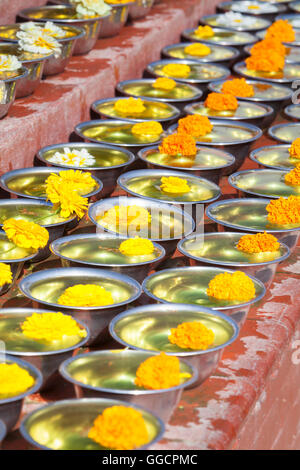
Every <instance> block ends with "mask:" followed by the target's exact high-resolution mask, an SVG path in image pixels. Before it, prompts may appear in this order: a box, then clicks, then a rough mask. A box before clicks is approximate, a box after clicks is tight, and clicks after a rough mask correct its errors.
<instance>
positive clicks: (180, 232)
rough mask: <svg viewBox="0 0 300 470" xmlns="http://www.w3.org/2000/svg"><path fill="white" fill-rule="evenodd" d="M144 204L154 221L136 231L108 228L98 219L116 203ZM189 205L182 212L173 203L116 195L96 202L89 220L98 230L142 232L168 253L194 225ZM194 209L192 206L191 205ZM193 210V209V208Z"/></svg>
mask: <svg viewBox="0 0 300 470" xmlns="http://www.w3.org/2000/svg"><path fill="white" fill-rule="evenodd" d="M117 205H118V206H131V205H132V206H141V207H143V208H145V209H147V210H148V211H149V212H150V214H151V223H150V224H149V225H148V226H147V227H145V228H143V229H141V230H140V231H138V233H136V232H135V231H134V233H128V232H131V230H128V229H127V228H126V230H123V231H122V229H120V231H119V232H118V231H117V230H118V229H117V228H114V227H113V226H112V227H111V228H108V227H106V226H104V225H101V220H99V219H100V218H101V217H102V216H103V215H104V213H105V212H106V211H107V210H108V209H110V208H112V207H114V206H117ZM189 207H190V206H187V207H186V210H185V211H183V210H181V209H180V208H179V207H177V206H175V205H171V204H165V203H162V202H158V201H149V200H146V199H141V198H137V197H126V196H120V197H113V198H110V199H104V200H102V201H98V202H95V203H94V204H92V205H91V206H90V208H89V214H88V215H89V219H90V221H91V222H92V223H93V224H94V225H96V227H97V230H102V231H106V232H108V233H112V234H114V235H116V234H117V235H119V234H120V235H124V236H134V235H137V234H138V235H139V236H141V237H143V238H148V239H149V240H152V241H157V242H158V243H159V244H160V245H162V246H163V247H164V249H165V250H166V256H167V257H169V256H171V255H173V253H174V252H175V250H176V246H177V241H178V240H180V239H181V238H182V237H184V236H186V235H189V234H190V233H192V232H193V230H194V228H195V222H194V221H193V219H192V217H191V215H190V214H189V213H188V210H189ZM190 209H191V208H190ZM190 212H192V211H191V210H190Z"/></svg>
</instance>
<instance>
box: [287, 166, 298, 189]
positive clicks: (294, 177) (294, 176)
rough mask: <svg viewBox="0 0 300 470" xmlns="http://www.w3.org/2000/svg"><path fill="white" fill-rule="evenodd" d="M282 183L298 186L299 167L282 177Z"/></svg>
mask: <svg viewBox="0 0 300 470" xmlns="http://www.w3.org/2000/svg"><path fill="white" fill-rule="evenodd" d="M284 181H285V183H287V184H291V185H292V186H300V165H297V167H296V168H294V169H293V170H291V171H290V172H289V173H287V174H286V175H285V177H284Z"/></svg>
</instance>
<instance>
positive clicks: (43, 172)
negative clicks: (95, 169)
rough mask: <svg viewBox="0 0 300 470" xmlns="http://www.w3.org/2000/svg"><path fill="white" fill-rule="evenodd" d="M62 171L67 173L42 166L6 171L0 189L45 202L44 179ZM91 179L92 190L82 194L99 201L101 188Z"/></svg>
mask: <svg viewBox="0 0 300 470" xmlns="http://www.w3.org/2000/svg"><path fill="white" fill-rule="evenodd" d="M63 171H67V169H65V170H62V169H61V168H55V167H44V166H42V167H38V166H36V167H31V168H20V169H18V170H13V171H8V172H7V173H4V174H3V175H2V176H0V187H1V188H2V189H4V191H7V192H9V193H10V194H12V195H14V196H18V197H25V198H28V199H38V200H40V201H45V200H46V199H47V194H46V179H47V178H48V177H49V176H50V175H51V174H53V173H55V174H59V173H61V172H63ZM92 178H93V179H94V182H95V185H94V188H93V190H92V191H90V192H89V193H87V194H85V193H82V195H83V196H84V197H87V198H89V200H90V199H91V198H93V199H99V197H100V193H101V190H102V187H103V184H102V182H101V181H100V180H99V179H98V178H96V177H95V176H92Z"/></svg>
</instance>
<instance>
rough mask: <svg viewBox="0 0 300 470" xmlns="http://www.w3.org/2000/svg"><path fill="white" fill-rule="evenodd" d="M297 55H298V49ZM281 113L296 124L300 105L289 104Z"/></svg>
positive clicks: (299, 115) (299, 113) (299, 118)
mask: <svg viewBox="0 0 300 470" xmlns="http://www.w3.org/2000/svg"><path fill="white" fill-rule="evenodd" d="M297 49H298V48H297ZM299 53H300V48H299ZM283 112H284V114H285V115H286V116H287V117H288V118H289V119H290V120H291V121H296V122H297V121H299V120H300V105H299V104H290V105H289V106H287V107H286V108H284V111H283Z"/></svg>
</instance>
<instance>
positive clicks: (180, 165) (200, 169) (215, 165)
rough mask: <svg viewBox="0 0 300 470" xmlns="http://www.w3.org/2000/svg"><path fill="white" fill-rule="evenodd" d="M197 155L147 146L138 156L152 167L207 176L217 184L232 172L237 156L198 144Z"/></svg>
mask: <svg viewBox="0 0 300 470" xmlns="http://www.w3.org/2000/svg"><path fill="white" fill-rule="evenodd" d="M197 150H198V151H197V154H196V156H195V157H179V156H172V155H166V154H163V153H160V152H159V148H158V147H156V146H155V145H154V146H151V147H147V148H145V149H143V150H140V151H139V152H138V157H139V158H140V159H141V160H142V161H143V162H145V163H146V164H147V167H148V168H151V169H156V170H157V169H166V170H180V172H185V173H186V176H187V175H195V176H200V177H203V178H206V179H207V180H209V181H212V182H213V183H215V184H218V183H219V180H220V178H221V176H223V175H225V174H227V172H231V169H232V168H233V166H234V162H235V158H234V156H233V155H231V154H230V153H228V152H223V150H218V149H214V148H208V147H201V146H200V145H197Z"/></svg>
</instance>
